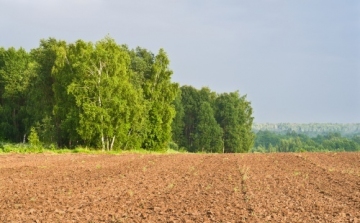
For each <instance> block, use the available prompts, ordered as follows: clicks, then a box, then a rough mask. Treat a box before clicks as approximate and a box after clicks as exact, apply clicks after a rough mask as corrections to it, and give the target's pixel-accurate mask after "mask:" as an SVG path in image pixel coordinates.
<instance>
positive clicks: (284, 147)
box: [251, 131, 360, 152]
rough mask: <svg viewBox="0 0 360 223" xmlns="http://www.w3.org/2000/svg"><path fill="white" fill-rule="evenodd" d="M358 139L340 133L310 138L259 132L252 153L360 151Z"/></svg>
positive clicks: (291, 134) (296, 134)
mask: <svg viewBox="0 0 360 223" xmlns="http://www.w3.org/2000/svg"><path fill="white" fill-rule="evenodd" d="M357 139H358V137H357V136H354V137H352V138H347V137H343V136H341V135H340V134H339V133H328V134H326V135H318V136H316V137H312V138H311V137H309V136H307V135H305V134H298V133H295V132H288V133H287V134H279V133H276V132H270V131H259V132H258V133H257V134H256V139H255V145H254V148H253V149H252V150H251V151H252V152H324V151H339V152H340V151H360V142H359V141H357Z"/></svg>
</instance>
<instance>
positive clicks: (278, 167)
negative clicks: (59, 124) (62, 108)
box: [0, 153, 360, 222]
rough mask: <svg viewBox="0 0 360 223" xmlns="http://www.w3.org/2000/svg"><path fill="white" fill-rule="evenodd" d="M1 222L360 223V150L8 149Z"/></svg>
mask: <svg viewBox="0 0 360 223" xmlns="http://www.w3.org/2000/svg"><path fill="white" fill-rule="evenodd" d="M0 222H360V153H302V154H225V155H223V154H217V155H199V154H174V155H135V154H131V155H84V154H83V155H73V154H67V155H51V154H39V155H19V154H12V155H0Z"/></svg>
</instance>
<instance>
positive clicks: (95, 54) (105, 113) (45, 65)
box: [0, 36, 254, 152]
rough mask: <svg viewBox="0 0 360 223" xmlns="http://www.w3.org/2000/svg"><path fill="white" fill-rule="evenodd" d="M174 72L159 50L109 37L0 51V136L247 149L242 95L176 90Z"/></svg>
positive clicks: (246, 107) (248, 120) (247, 112)
mask: <svg viewBox="0 0 360 223" xmlns="http://www.w3.org/2000/svg"><path fill="white" fill-rule="evenodd" d="M172 75H173V71H172V70H171V69H170V59H169V57H168V55H167V54H166V52H165V50H164V49H160V50H159V51H158V53H157V54H154V53H152V52H150V51H148V50H146V49H144V48H141V47H137V48H136V49H129V48H128V47H127V46H126V45H119V44H117V43H116V42H115V40H114V39H112V38H111V37H108V36H107V37H105V38H104V39H102V40H100V41H97V42H96V43H92V42H86V41H83V40H77V41H76V42H74V43H67V42H66V41H62V40H57V39H54V38H49V39H43V40H41V41H40V45H39V47H37V48H35V49H32V50H30V52H27V51H26V50H24V49H22V48H20V49H15V48H12V47H11V48H9V49H4V48H0V118H1V120H0V140H1V141H8V142H15V143H19V142H28V141H29V140H30V141H32V142H34V141H39V143H40V142H41V145H45V146H46V145H49V146H50V145H57V146H58V147H67V148H74V147H76V146H87V147H91V148H98V149H102V150H114V149H125V150H126V149H133V148H143V149H146V150H164V149H167V147H168V145H169V143H175V144H177V145H178V146H179V147H182V148H185V149H186V150H188V151H191V152H199V151H203V152H247V151H248V150H249V149H250V148H251V147H252V144H253V139H254V137H253V133H252V131H251V125H252V121H253V118H252V108H251V105H250V102H248V101H247V100H246V96H240V95H239V93H238V92H232V93H222V94H218V93H215V92H213V91H211V90H210V89H209V88H202V89H200V90H198V89H195V88H193V87H191V86H182V87H180V86H179V84H178V83H175V82H173V81H172V79H171V78H172ZM35 136H36V137H35ZM35 139H36V140H35Z"/></svg>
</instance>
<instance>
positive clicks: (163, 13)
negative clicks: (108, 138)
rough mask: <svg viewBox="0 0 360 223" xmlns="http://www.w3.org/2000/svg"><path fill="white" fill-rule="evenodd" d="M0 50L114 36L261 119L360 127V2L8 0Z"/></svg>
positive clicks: (1, 0) (3, 4) (2, 8)
mask: <svg viewBox="0 0 360 223" xmlns="http://www.w3.org/2000/svg"><path fill="white" fill-rule="evenodd" d="M0 30H1V31H0V47H5V48H8V47H16V48H19V47H23V48H25V49H27V50H30V49H32V48H36V47H38V46H39V41H40V39H46V38H49V37H54V38H56V39H61V40H66V41H67V42H69V43H71V42H74V41H76V40H78V39H83V40H86V41H92V42H96V41H98V40H101V39H102V38H104V37H105V36H107V35H110V36H111V37H112V38H114V39H115V40H116V42H117V43H119V44H127V45H128V46H129V47H130V48H135V47H136V46H140V47H142V48H146V49H148V50H151V51H152V52H153V53H155V54H156V53H157V52H158V50H159V49H160V48H164V49H165V51H166V52H167V54H168V56H169V58H170V61H171V64H170V68H171V69H172V70H173V72H174V74H173V81H175V82H179V83H180V84H181V85H192V86H194V87H196V88H201V87H203V86H205V87H209V88H211V89H212V90H214V91H216V92H218V93H222V92H232V91H236V90H239V92H240V94H241V95H245V94H246V95H247V99H248V100H249V101H251V105H252V107H253V110H254V114H253V115H254V118H255V120H254V122H256V123H279V122H291V123H314V122H316V123H328V122H331V123H360V1H358V0H346V1H340V0H301V1H291V0H251V1H250V0H246V1H245V0H222V1H220V0H181V1H180V0H177V1H175V0H0Z"/></svg>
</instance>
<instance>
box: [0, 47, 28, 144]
mask: <svg viewBox="0 0 360 223" xmlns="http://www.w3.org/2000/svg"><path fill="white" fill-rule="evenodd" d="M33 68H34V65H33V63H32V61H31V57H30V55H29V53H27V52H26V51H25V50H24V49H22V48H20V49H18V50H16V49H15V48H12V47H11V48H9V49H8V50H5V49H3V48H1V49H0V118H1V121H0V129H1V135H0V138H3V139H7V140H11V141H15V142H21V141H23V140H24V139H25V138H26V137H25V135H26V132H27V131H28V130H29V129H27V126H26V121H27V112H26V106H27V102H28V101H27V100H26V99H27V95H28V92H29V86H30V80H31V78H32V76H34V71H33V70H34V69H33Z"/></svg>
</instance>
